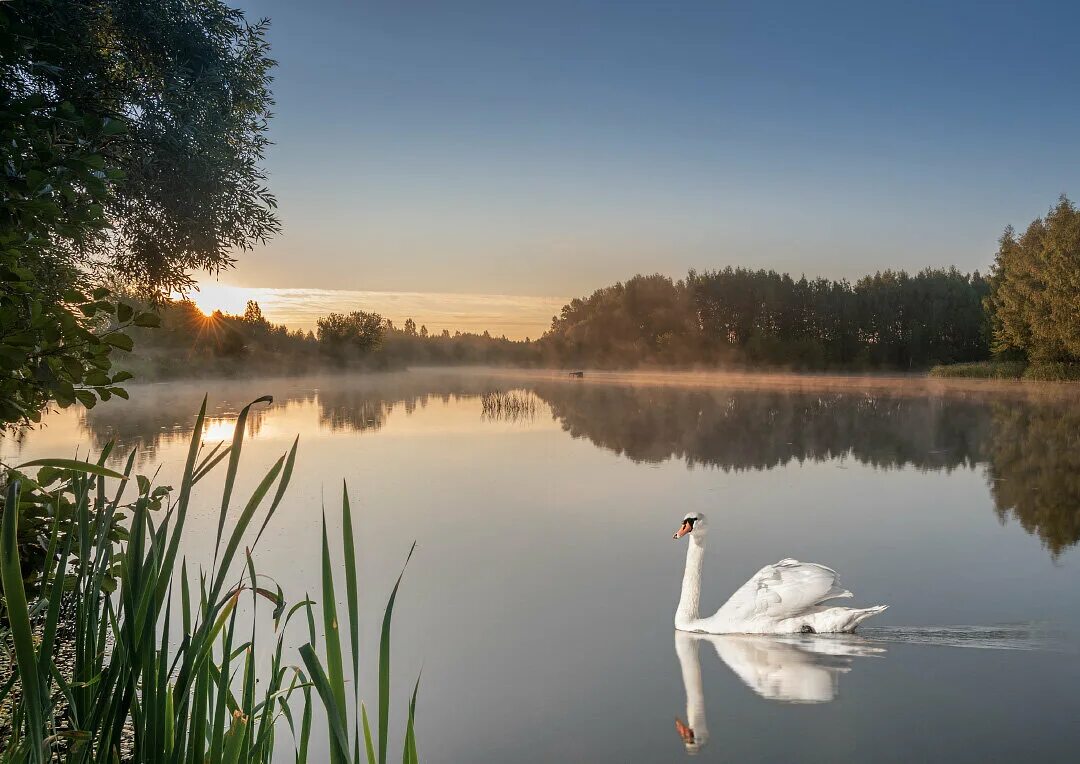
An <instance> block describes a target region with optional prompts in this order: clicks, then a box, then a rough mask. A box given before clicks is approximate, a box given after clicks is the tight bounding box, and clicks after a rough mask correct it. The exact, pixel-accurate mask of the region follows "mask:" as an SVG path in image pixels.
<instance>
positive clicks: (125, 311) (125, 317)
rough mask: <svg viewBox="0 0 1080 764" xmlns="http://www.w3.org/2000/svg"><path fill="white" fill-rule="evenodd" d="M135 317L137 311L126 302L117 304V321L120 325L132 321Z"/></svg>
mask: <svg viewBox="0 0 1080 764" xmlns="http://www.w3.org/2000/svg"><path fill="white" fill-rule="evenodd" d="M134 315H135V309H134V308H133V307H131V306H130V305H128V304H127V303H126V302H118V303H116V320H117V321H119V322H120V323H127V322H128V321H130V320H131V317H132V316H134Z"/></svg>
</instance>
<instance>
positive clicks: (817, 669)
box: [675, 631, 885, 754]
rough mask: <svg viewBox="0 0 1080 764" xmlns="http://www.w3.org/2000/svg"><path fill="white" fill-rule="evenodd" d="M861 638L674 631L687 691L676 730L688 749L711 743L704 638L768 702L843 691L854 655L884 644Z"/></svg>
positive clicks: (820, 698)
mask: <svg viewBox="0 0 1080 764" xmlns="http://www.w3.org/2000/svg"><path fill="white" fill-rule="evenodd" d="M853 639H858V638H857V637H820V636H811V635H798V636H782V637H776V636H760V635H751V634H724V635H718V634H689V633H687V632H684V631H676V632H675V654H676V655H677V656H678V658H679V668H680V669H681V671H682V679H683V689H684V690H685V691H686V722H685V723H683V721H682V720H681V719H678V718H677V719H675V729H676V730H677V731H678V733H679V737H681V738H682V741H683V744H684V745H685V746H686V751H687V753H692V754H693V753H698V752H699V751H700V750H701V749H702V748H703V747H704V746H705V744H706V743H708V742H709V726H708V722H707V720H706V717H705V693H704V689H703V683H702V681H701V662H700V660H699V658H698V649H699V646H700V645H701V644H702V643H703V642H708V643H710V644H712V646H713V647H714V648H716V654H717V655H718V656H720V659H721V660H722V661H723V662H724V663H726V664H727V665H728V668H730V669H731V670H732V671H733V672H735V674H736V675H737V676H738V677H739V679H741V680H742V682H743V684H745V685H746V686H747V687H749V688H750V689H751V690H753V691H754V692H756V693H757V694H758V695H760V696H761V697H763V698H765V699H767V700H775V701H779V702H781V703H828V702H830V701H832V700H834V699H835V698H836V695H837V692H838V691H839V677H840V674H843V673H846V672H848V671H850V670H851V663H852V658H856V657H865V656H880V655H882V654H883V653H884V652H885V649H884V648H881V647H876V646H874V645H872V644H870V643H865V642H853V641H851V640H853Z"/></svg>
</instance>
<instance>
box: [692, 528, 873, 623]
mask: <svg viewBox="0 0 1080 764" xmlns="http://www.w3.org/2000/svg"><path fill="white" fill-rule="evenodd" d="M707 534H708V524H707V523H706V520H705V515H703V514H702V513H700V512H691V513H690V514H688V515H687V516H686V517H684V518H683V521H682V525H680V526H679V530H677V531H675V534H674V535H673V536H672V538H675V539H681V538H682V537H683V536H689V537H690V542H689V547H688V548H687V550H686V572H685V573H683V582H682V594H681V595H680V597H679V607H678V609H677V610H676V611H675V628H676V629H678V630H679V631H696V632H703V633H706V634H797V633H804V634H805V633H809V634H823V633H830V632H845V633H850V632H853V631H855V628H856V627H857V626H858V625H859V624H860V623H862V622H863V621H865V620H866V619H867V618H869V617H871V616H874V615H877V614H878V613H881V612H883V611H884V610H886V609H887V608H888V605H876V606H874V607H868V608H850V607H838V606H834V605H824V604H822V603H824V602H826V601H827V600H832V599H837V598H840V597H850V596H852V594H851V592H849V591H848V590H846V589H841V588H840V587H839V586H838V585H837V576H836V571H835V570H833V569H832V568H826V567H825V566H824V565H818V564H817V563H813V562H799V561H798V560H792V559H786V560H781V561H780V562H778V563H776V564H775V565H766V566H765V567H764V568H762V569H761V570H759V571H758V572H757V574H755V575H754V576H753V578H751V579H750V580H749V581H747V582H746V583H745V584H743V585H742V586H741V587H739V589H738V590H737V591H736V592H735V593H734V594H733V595H731V599H729V600H728V601H727V602H725V603H724V605H723V606H722V607H721V608H720V609H719V610H717V611H716V613H714V614H713V615H711V616H708V617H707V618H702V617H701V616H700V615H699V613H698V608H699V606H700V602H701V566H702V564H703V563H704V561H705V537H706V535H707Z"/></svg>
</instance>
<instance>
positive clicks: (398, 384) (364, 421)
mask: <svg viewBox="0 0 1080 764" xmlns="http://www.w3.org/2000/svg"><path fill="white" fill-rule="evenodd" d="M517 386H518V387H519V386H520V383H519V384H518V385H517ZM508 387H514V385H510V384H509V383H507V382H506V381H504V380H501V379H498V378H495V377H491V376H488V375H483V374H469V375H464V376H463V375H460V374H455V373H453V372H448V373H435V372H433V373H422V374H418V373H397V374H365V375H357V376H352V377H349V376H336V377H310V378H306V379H305V378H299V379H297V378H283V379H265V380H254V381H252V380H213V381H206V382H205V383H199V382H185V383H175V384H162V385H153V386H145V387H142V386H138V385H133V386H132V387H131V400H130V401H126V402H125V401H119V402H118V405H108V404H104V405H99V406H98V407H97V408H95V409H93V410H92V411H87V412H85V413H84V414H83V415H82V417H81V426H82V428H83V430H84V431H85V432H86V433H87V435H88V436H89V438H90V442H91V447H92V448H93V449H94V450H95V451H99V450H100V449H101V448H102V447H103V446H104V445H105V444H106V443H107V442H108V441H109V440H112V439H116V440H117V447H116V450H115V452H114V453H116V454H117V455H118V456H124V455H126V454H127V453H128V452H129V451H130V449H131V448H132V447H134V446H135V445H138V446H139V448H140V450H141V452H142V454H141V456H140V458H139V461H140V463H143V462H146V461H147V460H149V459H151V458H152V457H153V454H154V452H155V451H157V449H159V448H160V447H162V446H165V445H168V444H170V443H173V442H176V441H184V442H187V440H188V439H189V438H190V437H191V431H192V427H193V426H194V423H195V415H196V414H197V413H198V409H199V404H200V402H201V401H202V396H203V394H204V392H205V391H207V390H209V396H210V399H209V401H208V408H207V424H208V426H209V434H210V436H211V437H208V438H206V440H208V441H211V440H212V441H217V440H220V439H221V437H222V436H225V437H226V438H231V437H232V431H231V429H230V422H231V420H234V419H235V418H236V416H237V414H238V413H239V411H240V409H241V408H242V407H243V406H245V405H247V404H248V403H249V402H251V401H252V400H254V399H255V398H258V397H259V396H261V395H266V394H270V395H273V396H274V402H273V403H272V404H270V405H269V406H261V405H260V406H257V407H255V408H253V409H252V410H251V414H250V416H249V417H248V435H249V436H251V435H255V434H257V433H258V432H259V430H260V428H261V427H262V425H263V423H264V422H265V421H266V418H267V417H268V416H269V415H270V414H271V413H273V412H275V411H282V410H284V409H286V408H288V407H290V406H298V405H308V404H314V405H316V406H317V407H318V422H319V425H320V426H321V427H326V428H327V429H330V430H332V431H334V432H350V431H354V432H368V431H377V430H379V429H380V428H381V427H382V426H383V425H384V424H386V422H387V420H388V419H389V418H390V416H391V414H392V413H393V412H394V411H396V410H404V412H405V413H406V414H407V415H408V414H412V413H413V412H414V411H415V410H416V409H417V408H424V407H426V406H427V405H428V403H429V402H430V401H432V400H439V401H441V402H443V403H444V404H445V403H449V402H450V401H455V400H467V399H476V398H479V397H480V396H481V395H482V394H484V393H486V392H490V391H492V390H500V389H506V388H508Z"/></svg>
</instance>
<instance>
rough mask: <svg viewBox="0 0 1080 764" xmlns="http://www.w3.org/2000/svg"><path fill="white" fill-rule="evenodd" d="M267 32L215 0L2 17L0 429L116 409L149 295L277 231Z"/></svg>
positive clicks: (31, 9)
mask: <svg viewBox="0 0 1080 764" xmlns="http://www.w3.org/2000/svg"><path fill="white" fill-rule="evenodd" d="M265 29H266V25H265V22H260V23H259V24H255V25H249V24H248V23H247V22H246V21H245V20H244V17H243V14H241V13H240V12H239V11H236V10H233V9H231V8H229V7H228V6H226V5H224V4H223V3H221V2H219V1H218V0H162V2H157V3H141V2H134V3H132V2H126V0H15V1H14V2H10V3H3V4H0V144H2V145H0V164H2V165H3V167H4V168H5V172H4V173H3V174H2V175H0V319H2V331H3V333H2V336H0V372H2V374H3V376H2V377H0V425H9V424H12V423H25V422H28V421H34V420H35V418H36V416H37V415H38V411H39V410H40V408H42V407H44V406H46V405H47V404H48V403H49V402H50V401H55V402H56V403H58V404H59V405H61V406H64V405H68V404H70V402H72V401H73V400H75V399H76V398H77V399H79V400H81V401H82V402H83V403H84V404H86V405H92V402H93V401H94V400H95V399H96V397H102V398H104V397H107V396H110V395H112V394H119V393H118V392H115V391H113V388H112V386H113V385H115V383H116V382H117V379H116V378H115V376H114V377H110V376H109V374H108V372H109V369H110V366H111V362H110V360H109V351H110V349H111V348H119V349H121V350H128V349H130V347H131V342H130V339H128V337H127V335H125V334H123V332H122V331H120V330H121V329H122V328H123V327H124V326H127V325H131V324H133V323H140V324H142V325H150V324H152V323H154V321H155V319H154V318H153V317H152V315H151V314H149V313H146V312H142V313H139V312H137V311H135V310H134V309H133V308H132V307H131V306H130V305H123V304H122V303H119V302H118V301H116V300H114V299H113V298H112V295H111V293H110V292H109V291H108V290H103V288H102V287H100V286H99V285H100V284H101V282H103V281H105V280H110V279H123V280H125V281H127V282H129V283H131V284H132V285H133V286H135V287H137V288H138V289H140V290H143V291H146V292H148V293H150V294H151V295H161V294H167V293H168V292H170V291H172V290H174V289H180V290H182V289H185V288H187V287H189V286H190V285H191V283H192V277H191V271H192V270H195V269H205V270H218V269H221V268H225V267H228V266H229V265H231V264H232V262H233V259H232V255H231V254H230V253H231V252H233V251H235V250H236V249H241V250H243V249H249V248H251V247H252V246H254V244H256V243H259V242H262V241H265V239H266V238H267V237H268V236H270V235H272V234H273V233H275V232H276V231H277V230H278V228H279V224H278V221H277V219H276V217H275V215H274V212H273V210H274V207H275V201H274V198H273V196H272V195H271V194H270V193H269V191H268V190H267V189H266V188H265V186H264V184H263V181H264V175H263V173H262V171H261V170H260V168H259V164H260V162H261V160H262V156H263V151H264V149H265V146H266V136H265V131H266V120H267V118H268V117H269V108H270V105H271V99H270V93H269V89H268V87H269V82H270V77H269V71H270V68H271V67H272V65H273V62H272V61H271V60H270V59H269V58H268V57H267V55H266V53H267V46H266V42H265V39H264V34H265Z"/></svg>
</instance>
